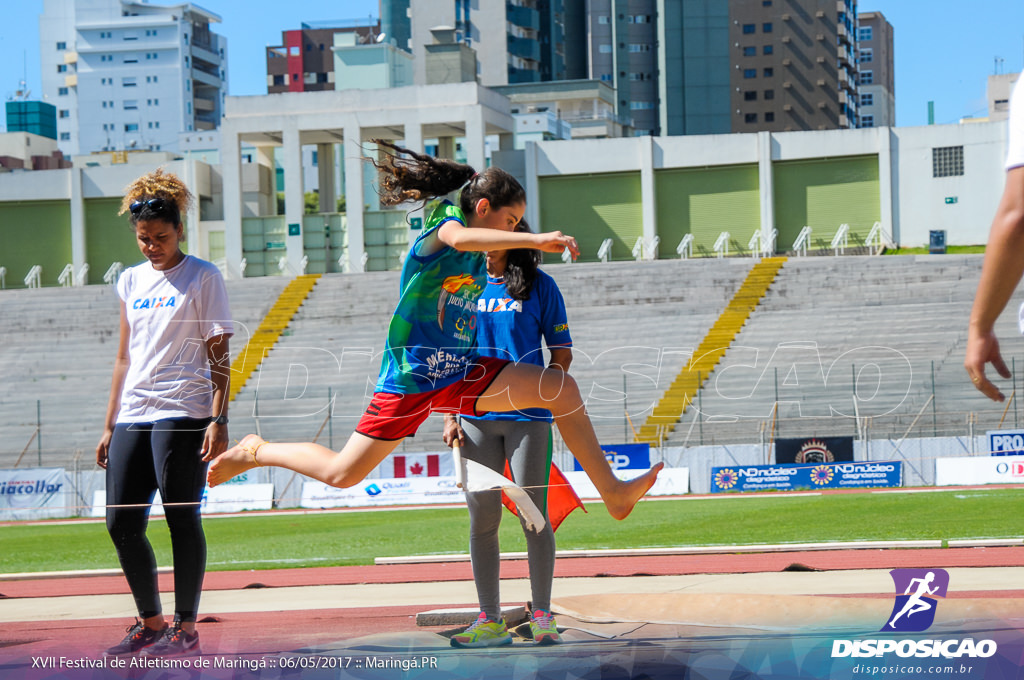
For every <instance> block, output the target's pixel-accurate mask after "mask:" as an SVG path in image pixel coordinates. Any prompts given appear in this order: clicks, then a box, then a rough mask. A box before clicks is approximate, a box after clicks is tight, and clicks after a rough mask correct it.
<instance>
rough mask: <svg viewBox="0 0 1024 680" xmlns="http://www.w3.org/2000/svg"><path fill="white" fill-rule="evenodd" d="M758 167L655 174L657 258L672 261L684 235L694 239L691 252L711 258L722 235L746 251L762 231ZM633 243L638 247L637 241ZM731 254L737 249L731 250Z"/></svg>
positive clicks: (683, 169) (729, 167) (658, 172)
mask: <svg viewBox="0 0 1024 680" xmlns="http://www.w3.org/2000/svg"><path fill="white" fill-rule="evenodd" d="M757 172H758V171H757V166H756V165H735V166H725V167H717V168H714V167H713V168H678V169H665V170H656V171H655V172H654V187H655V201H656V204H657V220H658V236H659V237H660V238H661V246H660V248H659V252H660V253H663V254H662V257H672V256H673V254H674V253H675V248H676V245H677V244H678V243H679V242H680V241H681V240H682V239H683V237H684V236H685V235H686V234H693V241H694V244H693V246H694V247H693V252H694V255H697V254H698V253H699V252H701V249H703V250H704V251H706V252H712V249H713V248H714V244H715V241H716V240H717V239H718V236H719V234H721V233H722V232H723V231H727V232H729V234H730V236H731V240H734V241H736V242H737V243H739V245H740V246H742V247H743V248H746V246H747V243H748V242H749V241H750V237H751V236H752V235H753V234H754V232H755V231H757V230H758V229H760V228H761V212H760V210H761V207H760V193H759V189H758V174H757ZM634 242H635V241H634ZM729 252H730V254H733V253H735V248H734V247H733V246H732V245H731V244H730V246H729Z"/></svg>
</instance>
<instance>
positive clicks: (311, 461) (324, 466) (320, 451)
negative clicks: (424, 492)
mask: <svg viewBox="0 0 1024 680" xmlns="http://www.w3.org/2000/svg"><path fill="white" fill-rule="evenodd" d="M262 441H263V440H262V439H260V438H259V437H257V436H256V435H254V434H250V435H247V436H246V437H244V438H243V439H242V441H240V442H239V443H238V444H237V445H235V446H233V447H231V448H230V449H228V450H227V451H225V452H224V453H222V454H221V455H219V456H217V458H215V459H214V461H213V463H211V464H210V471H209V473H208V474H207V480H208V481H209V483H210V486H217V485H218V484H223V483H224V482H226V481H228V480H229V479H231V478H232V477H234V476H235V475H239V474H241V473H243V472H245V471H246V470H251V469H253V468H254V467H258V466H270V465H272V466H275V467H282V468H285V469H288V470H291V471H293V472H298V473H299V474H300V475H306V476H307V477H312V478H313V479H316V480H319V481H321V482H323V483H324V484H329V485H330V486H336V487H340V488H344V487H349V486H352V485H354V484H358V483H359V482H360V481H362V480H363V479H364V478H365V477H366V475H368V474H370V471H372V470H373V468H375V467H377V465H378V464H379V463H380V462H381V461H382V460H384V459H385V458H386V457H387V455H388V454H389V453H391V452H392V451H393V450H394V449H395V447H396V446H398V444H399V443H400V442H401V440H397V441H383V440H380V439H372V438H370V437H367V436H365V435H361V434H359V433H358V432H353V433H352V436H351V437H349V440H348V442H347V443H346V444H345V448H343V449H342V450H341V451H339V452H335V451H332V450H330V449H329V448H327V447H326V446H320V445H319V444H312V443H308V442H302V443H287V444H277V443H272V442H266V443H264V444H260V442H262ZM257 445H259V450H258V452H257V454H256V457H255V460H254V459H253V455H252V453H251V451H253V450H256V447H257Z"/></svg>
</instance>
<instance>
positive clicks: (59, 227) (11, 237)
mask: <svg viewBox="0 0 1024 680" xmlns="http://www.w3.org/2000/svg"><path fill="white" fill-rule="evenodd" d="M70 263H71V208H70V205H69V204H68V202H67V201H7V202H2V203H0V266H2V267H6V268H7V277H6V281H7V284H6V285H7V287H8V288H24V287H25V284H24V282H23V281H24V278H25V276H26V275H28V271H29V269H31V268H32V267H33V266H34V265H37V264H38V265H41V266H42V268H43V273H42V277H41V279H42V285H44V286H55V285H57V277H58V276H60V273H61V271H63V269H64V267H65V266H66V265H68V264H70Z"/></svg>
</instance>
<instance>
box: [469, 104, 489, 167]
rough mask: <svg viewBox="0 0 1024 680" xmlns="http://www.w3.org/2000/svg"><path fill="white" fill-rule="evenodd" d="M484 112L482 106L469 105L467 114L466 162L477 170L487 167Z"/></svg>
mask: <svg viewBox="0 0 1024 680" xmlns="http://www.w3.org/2000/svg"><path fill="white" fill-rule="evenodd" d="M484 130H485V126H484V112H483V108H482V107H480V106H473V107H468V112H467V115H466V162H467V163H469V165H471V166H473V167H474V168H475V169H476V171H477V172H483V171H484V170H485V169H486V168H487V148H486V142H485V140H484Z"/></svg>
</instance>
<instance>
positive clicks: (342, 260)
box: [338, 255, 350, 272]
mask: <svg viewBox="0 0 1024 680" xmlns="http://www.w3.org/2000/svg"><path fill="white" fill-rule="evenodd" d="M338 267H340V268H341V271H343V272H348V271H350V267H349V266H348V258H346V257H345V256H344V255H342V256H340V257H339V258H338Z"/></svg>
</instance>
